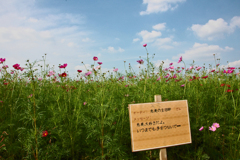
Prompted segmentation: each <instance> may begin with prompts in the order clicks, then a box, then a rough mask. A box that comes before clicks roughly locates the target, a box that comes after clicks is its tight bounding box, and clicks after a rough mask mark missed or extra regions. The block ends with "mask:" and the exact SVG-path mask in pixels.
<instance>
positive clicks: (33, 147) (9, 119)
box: [0, 44, 240, 160]
mask: <svg viewBox="0 0 240 160" xmlns="http://www.w3.org/2000/svg"><path fill="white" fill-rule="evenodd" d="M143 47H144V48H145V49H146V51H147V48H146V47H147V44H144V45H143ZM147 52H148V51H147ZM147 55H149V53H147ZM213 56H214V55H213ZM214 58H215V57H214ZM93 61H94V62H97V61H98V57H93ZM44 62H45V61H44ZM97 63H98V66H96V67H94V66H93V67H92V68H91V69H90V70H88V72H87V73H83V72H82V70H76V73H78V76H77V77H76V78H75V79H71V78H69V77H70V76H69V75H68V74H67V72H66V71H67V66H68V64H67V63H65V64H62V65H60V66H58V70H53V69H51V68H50V67H49V66H48V65H45V63H44V66H39V67H38V68H37V66H36V64H37V62H36V61H35V62H33V63H31V62H28V63H27V65H26V66H25V67H22V66H20V65H19V64H18V63H16V64H14V65H13V66H12V67H13V68H14V69H13V70H11V69H10V68H9V66H8V65H7V59H5V58H3V57H1V58H0V70H1V71H0V113H1V114H0V123H1V125H0V136H1V137H0V159H3V160H5V159H35V160H38V159H39V160H42V159H44V160H45V159H46V160H47V159H49V160H53V159H61V160H67V159H69V160H80V159H81V160H93V159H95V160H98V159H99V160H103V159H106V160H110V159H124V160H128V159H129V160H130V159H131V160H136V159H137V160H149V159H151V160H157V159H159V149H156V150H149V151H141V152H132V149H131V134H130V124H129V113H128V104H134V103H147V102H154V95H161V96H162V101H174V100H187V101H188V107H189V117H190V125H191V126H190V128H191V137H192V143H191V144H187V145H180V146H175V147H169V148H167V156H168V159H169V160H171V159H174V160H178V159H179V160H181V159H186V160H189V159H194V160H205V159H210V160H215V159H216V160H220V159H224V160H233V159H235V160H237V159H240V143H239V140H240V98H239V97H240V90H239V88H240V80H239V76H240V74H239V70H240V67H239V68H236V67H232V66H228V67H226V68H220V67H219V66H220V64H219V63H218V64H217V63H216V61H215V66H213V67H212V68H209V69H207V68H205V66H195V65H192V66H190V67H189V68H187V67H186V65H185V63H184V57H180V58H179V60H178V61H177V62H172V63H170V64H169V67H167V68H163V63H164V62H163V63H162V64H161V65H160V66H159V67H157V68H156V67H154V65H153V64H152V63H151V62H149V59H148V58H147V60H145V61H144V60H142V59H140V60H136V63H139V64H141V67H142V66H143V65H144V64H146V63H147V68H143V69H142V70H141V73H139V74H136V73H132V72H130V71H131V66H130V65H129V72H128V71H127V70H126V74H125V75H123V74H120V73H119V72H118V69H117V68H114V69H113V70H112V72H113V74H112V75H110V77H109V78H106V77H105V76H106V74H107V73H102V71H101V66H102V65H104V63H102V62H99V61H98V62H97ZM177 63H183V64H184V66H185V67H177V68H176V67H174V65H175V64H177ZM154 71H157V73H154ZM183 72H184V73H183Z"/></svg>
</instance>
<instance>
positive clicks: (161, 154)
mask: <svg viewBox="0 0 240 160" xmlns="http://www.w3.org/2000/svg"><path fill="white" fill-rule="evenodd" d="M154 100H155V102H162V97H161V95H155V96H154ZM159 160H167V149H166V148H162V149H160V151H159Z"/></svg>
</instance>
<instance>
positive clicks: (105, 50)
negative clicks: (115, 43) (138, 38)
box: [102, 46, 125, 53]
mask: <svg viewBox="0 0 240 160" xmlns="http://www.w3.org/2000/svg"><path fill="white" fill-rule="evenodd" d="M102 51H104V52H108V53H116V52H124V51H125V50H124V49H122V48H121V47H118V50H116V49H115V48H114V47H111V46H109V47H108V48H107V49H102Z"/></svg>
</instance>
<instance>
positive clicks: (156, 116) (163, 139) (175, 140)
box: [128, 95, 192, 152]
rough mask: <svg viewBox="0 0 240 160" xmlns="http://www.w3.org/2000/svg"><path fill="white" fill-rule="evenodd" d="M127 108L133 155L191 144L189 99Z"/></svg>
mask: <svg viewBox="0 0 240 160" xmlns="http://www.w3.org/2000/svg"><path fill="white" fill-rule="evenodd" d="M157 96H160V95H155V101H157V100H156V97H157ZM160 98H161V97H160ZM160 101H161V100H160ZM128 106H129V119H130V131H131V141H132V152H137V151H144V150H151V149H158V148H166V147H171V146H177V145H183V144H190V143H192V139H191V130H190V120H189V112H188V103H187V100H177V101H165V102H152V103H138V104H129V105H128Z"/></svg>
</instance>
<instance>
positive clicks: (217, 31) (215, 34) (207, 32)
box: [191, 16, 240, 40]
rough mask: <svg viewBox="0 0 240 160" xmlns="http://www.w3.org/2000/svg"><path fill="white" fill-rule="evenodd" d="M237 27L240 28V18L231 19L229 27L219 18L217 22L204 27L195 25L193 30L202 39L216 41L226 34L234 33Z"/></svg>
mask: <svg viewBox="0 0 240 160" xmlns="http://www.w3.org/2000/svg"><path fill="white" fill-rule="evenodd" d="M237 26H238V27H240V17H237V16H236V17H233V18H232V19H231V22H230V24H229V25H228V23H227V22H225V21H224V20H223V19H222V18H219V19H217V20H209V21H208V22H207V23H206V24H204V25H200V24H194V25H192V27H191V30H192V31H193V32H195V33H196V35H197V36H198V37H200V38H203V39H208V40H214V39H218V38H223V37H224V35H225V34H226V33H227V34H231V33H233V32H234V30H235V28H236V27H237Z"/></svg>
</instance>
